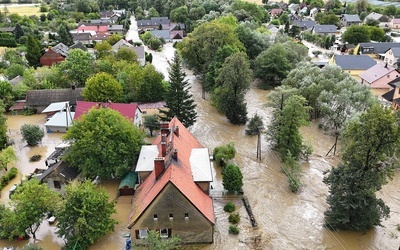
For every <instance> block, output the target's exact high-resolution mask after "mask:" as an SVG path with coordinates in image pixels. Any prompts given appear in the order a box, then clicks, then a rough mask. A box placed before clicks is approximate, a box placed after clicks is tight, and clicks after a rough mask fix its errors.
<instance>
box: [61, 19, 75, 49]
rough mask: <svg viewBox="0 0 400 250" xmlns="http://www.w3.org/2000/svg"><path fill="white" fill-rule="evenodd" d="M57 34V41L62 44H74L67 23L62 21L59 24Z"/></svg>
mask: <svg viewBox="0 0 400 250" xmlns="http://www.w3.org/2000/svg"><path fill="white" fill-rule="evenodd" d="M58 35H59V41H60V42H62V43H63V44H65V45H67V46H71V45H72V44H74V41H73V39H72V35H71V33H70V32H69V28H68V26H67V24H65V23H62V24H61V25H60V27H59V28H58Z"/></svg>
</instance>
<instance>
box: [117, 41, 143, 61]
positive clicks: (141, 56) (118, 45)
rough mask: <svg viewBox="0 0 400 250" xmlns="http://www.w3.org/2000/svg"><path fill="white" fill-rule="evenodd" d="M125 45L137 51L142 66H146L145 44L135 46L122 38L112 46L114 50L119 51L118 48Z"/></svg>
mask: <svg viewBox="0 0 400 250" xmlns="http://www.w3.org/2000/svg"><path fill="white" fill-rule="evenodd" d="M124 47H125V48H128V49H132V50H133V51H135V53H136V56H137V60H138V63H139V65H140V66H144V65H145V64H146V55H145V51H144V46H134V45H132V44H130V43H129V42H128V41H126V40H124V39H121V40H119V41H118V42H117V43H116V44H114V45H113V46H112V50H113V51H114V53H117V52H118V50H120V49H121V48H124Z"/></svg>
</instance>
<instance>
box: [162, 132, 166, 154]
mask: <svg viewBox="0 0 400 250" xmlns="http://www.w3.org/2000/svg"><path fill="white" fill-rule="evenodd" d="M163 137H164V136H163ZM164 138H165V137H164ZM166 154H167V143H166V142H165V141H163V142H161V156H162V157H164V156H165V155H166Z"/></svg>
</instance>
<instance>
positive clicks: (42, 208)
mask: <svg viewBox="0 0 400 250" xmlns="http://www.w3.org/2000/svg"><path fill="white" fill-rule="evenodd" d="M39 194H40V195H39ZM59 200H60V199H59V196H58V194H57V193H56V192H54V191H52V190H50V189H49V188H48V187H47V185H46V184H43V183H40V182H39V181H38V180H37V179H36V178H32V179H31V180H29V181H27V182H25V183H23V184H22V185H20V186H19V187H18V189H17V190H16V191H15V193H14V194H13V195H12V196H11V204H12V206H13V207H14V213H15V216H16V223H17V225H16V227H17V228H16V231H15V232H14V234H15V236H25V231H26V230H27V229H29V232H30V233H31V234H32V236H33V238H34V239H36V235H35V233H36V230H37V229H38V228H39V225H40V223H41V222H42V220H43V218H44V217H45V216H46V214H47V213H48V212H52V211H55V210H56V208H57V205H58V201H59Z"/></svg>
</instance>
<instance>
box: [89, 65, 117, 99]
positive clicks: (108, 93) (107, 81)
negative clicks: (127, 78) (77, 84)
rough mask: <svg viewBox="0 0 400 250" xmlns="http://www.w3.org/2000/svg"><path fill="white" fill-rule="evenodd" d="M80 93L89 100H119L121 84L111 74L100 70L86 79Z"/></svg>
mask: <svg viewBox="0 0 400 250" xmlns="http://www.w3.org/2000/svg"><path fill="white" fill-rule="evenodd" d="M82 95H83V96H84V97H85V101H89V102H108V101H112V102H119V101H120V100H121V99H122V95H123V91H122V86H121V84H120V83H119V82H118V81H117V80H115V78H114V77H113V76H112V75H110V74H108V73H104V72H101V73H97V74H96V75H93V76H91V77H90V78H89V79H88V80H87V81H86V84H85V88H84V90H83V93H82Z"/></svg>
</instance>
